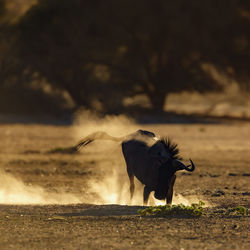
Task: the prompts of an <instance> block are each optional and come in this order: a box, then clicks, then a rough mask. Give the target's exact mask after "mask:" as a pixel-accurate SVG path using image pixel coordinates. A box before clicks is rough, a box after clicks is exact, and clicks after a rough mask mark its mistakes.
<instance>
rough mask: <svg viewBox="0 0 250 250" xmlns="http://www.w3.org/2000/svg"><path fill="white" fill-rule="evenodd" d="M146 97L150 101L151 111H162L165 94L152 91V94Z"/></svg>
mask: <svg viewBox="0 0 250 250" xmlns="http://www.w3.org/2000/svg"><path fill="white" fill-rule="evenodd" d="M148 97H149V99H150V102H151V105H152V109H153V111H155V112H163V111H164V104H165V99H166V93H165V92H164V91H162V92H160V91H154V92H153V93H150V94H148Z"/></svg>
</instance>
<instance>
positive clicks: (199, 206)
mask: <svg viewBox="0 0 250 250" xmlns="http://www.w3.org/2000/svg"><path fill="white" fill-rule="evenodd" d="M204 205H205V203H204V202H203V201H199V203H193V204H191V206H185V205H183V204H180V205H165V206H150V207H148V208H145V209H140V210H138V213H139V214H140V215H142V216H147V215H155V216H176V215H181V216H201V215H203V213H204V211H203V206H204Z"/></svg>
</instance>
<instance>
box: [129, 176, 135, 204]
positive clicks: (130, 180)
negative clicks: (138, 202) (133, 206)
mask: <svg viewBox="0 0 250 250" xmlns="http://www.w3.org/2000/svg"><path fill="white" fill-rule="evenodd" d="M129 182H130V187H129V189H130V201H131V200H132V198H133V195H134V191H135V183H134V175H129Z"/></svg>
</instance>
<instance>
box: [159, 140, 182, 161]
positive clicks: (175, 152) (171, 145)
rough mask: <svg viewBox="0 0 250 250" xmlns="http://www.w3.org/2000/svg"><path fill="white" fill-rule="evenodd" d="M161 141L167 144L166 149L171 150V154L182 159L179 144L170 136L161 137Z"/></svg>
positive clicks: (176, 158)
mask: <svg viewBox="0 0 250 250" xmlns="http://www.w3.org/2000/svg"><path fill="white" fill-rule="evenodd" d="M160 142H161V143H162V144H163V145H164V146H165V148H166V150H167V151H168V152H169V154H170V156H171V158H172V159H174V160H182V158H181V157H180V156H179V148H178V145H177V144H176V143H174V142H172V140H171V139H170V138H168V137H161V138H160Z"/></svg>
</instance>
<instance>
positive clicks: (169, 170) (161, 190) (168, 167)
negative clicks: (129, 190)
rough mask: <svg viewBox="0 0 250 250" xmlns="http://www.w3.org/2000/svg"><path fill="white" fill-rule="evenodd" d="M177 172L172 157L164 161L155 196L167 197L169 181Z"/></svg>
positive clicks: (159, 198) (158, 197)
mask: <svg viewBox="0 0 250 250" xmlns="http://www.w3.org/2000/svg"><path fill="white" fill-rule="evenodd" d="M174 174H175V170H174V167H173V164H172V159H170V160H168V161H167V162H165V163H163V164H162V165H161V166H160V168H159V175H158V183H157V188H156V190H155V193H154V197H155V198H156V199H158V200H164V199H166V196H167V192H168V188H169V182H170V180H171V178H172V176H173V175H174Z"/></svg>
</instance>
